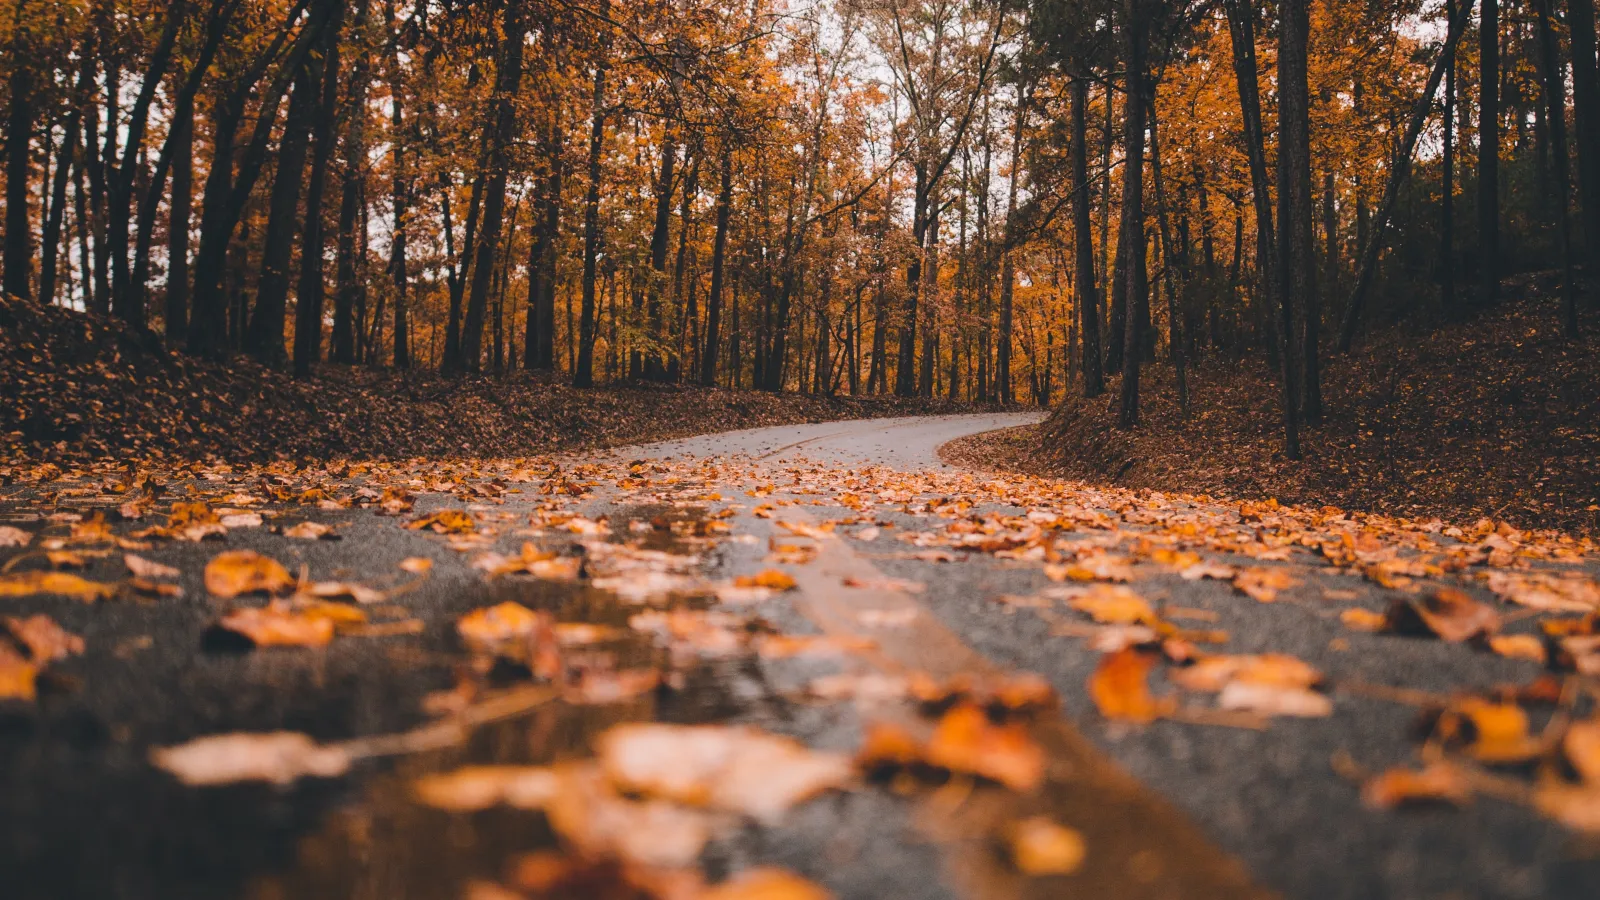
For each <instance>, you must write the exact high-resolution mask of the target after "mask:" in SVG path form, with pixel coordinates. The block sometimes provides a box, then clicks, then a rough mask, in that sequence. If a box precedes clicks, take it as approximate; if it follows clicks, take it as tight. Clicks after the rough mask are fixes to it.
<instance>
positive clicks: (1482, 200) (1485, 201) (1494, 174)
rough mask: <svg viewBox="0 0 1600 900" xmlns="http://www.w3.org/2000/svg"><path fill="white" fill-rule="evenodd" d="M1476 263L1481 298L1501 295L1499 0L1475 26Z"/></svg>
mask: <svg viewBox="0 0 1600 900" xmlns="http://www.w3.org/2000/svg"><path fill="white" fill-rule="evenodd" d="M1478 265H1479V267H1480V269H1479V272H1478V274H1479V277H1480V278H1481V279H1482V282H1483V287H1482V290H1483V302H1484V303H1486V304H1487V303H1493V302H1494V301H1495V300H1496V299H1498V297H1499V295H1500V0H1483V4H1482V13H1481V19H1480V24H1479V29H1478Z"/></svg>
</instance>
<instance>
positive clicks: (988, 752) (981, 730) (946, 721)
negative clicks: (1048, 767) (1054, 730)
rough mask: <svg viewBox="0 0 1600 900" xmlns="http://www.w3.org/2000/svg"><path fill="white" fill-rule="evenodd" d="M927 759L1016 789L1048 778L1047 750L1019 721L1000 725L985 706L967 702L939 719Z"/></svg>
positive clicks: (1031, 786)
mask: <svg viewBox="0 0 1600 900" xmlns="http://www.w3.org/2000/svg"><path fill="white" fill-rule="evenodd" d="M925 759H926V761H927V762H928V763H930V764H932V765H934V766H938V767H939V768H942V769H948V770H949V771H952V772H967V773H970V774H973V775H980V776H982V777H984V778H988V779H989V780H991V781H996V782H999V783H1000V784H1003V785H1005V786H1007V787H1009V788H1011V789H1013V790H1017V791H1031V790H1033V789H1034V788H1036V787H1038V786H1039V783H1040V782H1042V781H1043V780H1044V766H1045V758H1044V750H1043V749H1041V748H1040V747H1039V745H1038V744H1037V743H1035V742H1034V741H1033V739H1032V738H1031V737H1029V736H1028V733H1027V731H1026V730H1025V729H1024V728H1023V727H1022V726H1021V725H1020V724H1016V723H1010V724H1005V725H996V724H994V723H993V722H991V721H990V720H989V717H988V716H987V715H985V714H984V712H983V710H981V709H979V708H978V707H976V706H972V705H969V704H963V705H960V706H956V707H954V708H953V709H951V710H950V711H949V712H947V713H945V714H944V716H943V717H941V718H940V719H939V724H938V725H937V726H936V727H935V728H934V731H933V736H932V737H931V738H929V739H928V746H927V750H926V755H925Z"/></svg>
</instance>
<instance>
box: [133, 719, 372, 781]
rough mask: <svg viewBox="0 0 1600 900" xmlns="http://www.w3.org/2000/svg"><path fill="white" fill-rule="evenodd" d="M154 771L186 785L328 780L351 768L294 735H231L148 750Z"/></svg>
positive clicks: (341, 755)
mask: <svg viewBox="0 0 1600 900" xmlns="http://www.w3.org/2000/svg"><path fill="white" fill-rule="evenodd" d="M150 761H151V762H152V763H154V764H155V766H156V767H157V768H160V769H165V770H166V771H168V772H170V773H172V774H173V775H174V776H175V777H176V778H177V779H178V780H179V781H181V782H183V783H184V784H186V785H188V786H190V787H209V786H211V785H218V784H233V783H236V782H240V781H268V782H272V783H273V784H291V783H293V782H294V781H296V780H297V779H299V778H302V777H305V776H308V775H310V776H315V777H319V778H333V777H336V776H339V775H343V774H344V773H345V772H346V771H347V770H348V769H349V768H350V757H349V755H348V754H346V753H345V752H344V751H343V750H341V749H339V748H338V747H336V746H323V745H320V744H318V743H317V742H316V741H313V740H312V739H311V738H309V737H307V736H306V735H304V734H300V733H299V732H294V731H273V732H266V733H262V734H255V733H249V732H235V733H232V734H216V735H211V736H209V737H203V738H196V739H195V740H192V741H190V742H189V743H187V744H180V745H178V746H176V747H161V748H157V749H155V750H152V751H151V752H150Z"/></svg>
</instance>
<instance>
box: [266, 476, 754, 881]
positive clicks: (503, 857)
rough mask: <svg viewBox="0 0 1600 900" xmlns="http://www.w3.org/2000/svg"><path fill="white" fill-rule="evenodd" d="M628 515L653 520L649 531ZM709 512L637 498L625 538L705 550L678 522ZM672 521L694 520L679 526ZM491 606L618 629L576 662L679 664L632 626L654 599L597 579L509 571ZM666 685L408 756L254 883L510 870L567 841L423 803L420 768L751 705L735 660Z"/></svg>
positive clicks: (563, 753)
mask: <svg viewBox="0 0 1600 900" xmlns="http://www.w3.org/2000/svg"><path fill="white" fill-rule="evenodd" d="M629 521H645V522H653V523H654V527H652V529H651V530H650V531H648V532H641V531H639V530H636V529H630V528H629V527H628V522H629ZM697 521H704V510H703V509H701V510H695V509H675V508H670V507H637V508H632V509H628V510H624V511H622V515H614V516H613V519H612V522H613V534H614V535H615V538H614V540H617V541H619V542H627V543H630V544H631V545H633V546H636V547H641V548H643V549H650V550H660V551H664V552H669V553H694V552H704V551H705V544H704V543H703V542H699V541H694V540H693V539H692V538H690V539H688V540H686V539H685V538H684V537H682V536H681V535H680V534H678V533H675V531H678V532H682V531H686V530H694V529H695V526H694V525H693V524H692V523H694V522H697ZM673 522H688V523H691V524H690V525H688V526H687V527H685V526H683V525H679V526H678V527H677V529H674V528H673V527H672V524H671V523H673ZM487 600H488V602H489V603H490V604H496V603H501V602H505V601H511V602H516V603H520V604H522V605H524V606H526V607H528V608H530V609H533V610H535V611H539V612H548V613H549V614H551V615H552V616H553V617H554V618H555V620H556V621H558V622H582V623H587V624H592V625H599V626H608V627H609V628H611V629H614V631H612V632H610V633H609V635H608V637H607V638H606V639H605V640H602V641H599V642H596V643H593V644H588V645H585V646H583V647H581V648H575V649H573V650H572V651H570V652H569V653H568V654H567V658H566V662H567V664H568V666H569V667H571V666H573V665H578V666H597V667H605V668H610V669H613V670H629V669H663V670H664V669H666V668H667V667H668V666H669V665H670V664H671V663H672V662H673V661H672V660H670V659H669V655H668V653H667V652H666V651H665V650H664V649H662V648H661V647H658V646H656V645H655V644H654V642H653V641H652V640H651V638H650V637H649V636H648V635H645V634H642V633H640V632H638V631H635V630H633V629H631V628H629V626H628V619H629V617H630V616H632V615H635V614H637V613H638V612H640V611H641V609H643V608H644V607H641V606H640V605H638V604H631V603H625V602H623V601H621V600H620V599H619V598H618V597H617V595H616V594H614V593H611V592H608V591H602V590H598V589H596V588H594V587H592V586H589V585H587V584H560V583H555V582H549V581H529V580H526V579H516V578H502V579H498V580H495V581H492V582H490V584H489V591H488V597H487ZM708 603H709V600H708V599H707V598H706V597H704V596H689V597H684V598H681V599H676V600H674V601H673V602H672V603H670V604H669V605H668V608H703V607H705V606H706V605H707V604H708ZM679 663H680V665H679V667H678V668H677V670H676V671H674V672H673V673H672V677H670V678H667V679H664V680H663V683H662V686H661V687H659V688H657V689H656V690H654V691H649V692H646V693H644V694H641V695H639V696H637V697H634V698H631V699H628V700H626V701H623V702H619V703H614V704H607V705H600V706H577V705H572V704H569V703H566V702H562V701H555V702H552V703H548V704H545V705H542V706H539V707H537V708H534V709H532V710H530V711H529V712H527V713H526V714H523V715H520V716H518V717H517V718H515V719H510V720H506V721H500V722H494V723H491V724H489V725H485V726H483V727H481V728H479V729H477V730H476V731H474V732H473V733H472V734H471V735H470V736H469V737H468V738H467V740H466V741H465V742H463V743H462V744H460V745H458V746H452V747H448V748H444V749H438V750H429V751H425V752H420V753H416V754H412V755H409V756H405V757H402V758H399V759H396V760H394V761H392V763H390V764H387V765H385V766H384V768H385V771H383V772H381V773H380V774H376V775H374V776H372V777H371V778H370V779H369V780H368V782H367V784H366V786H365V788H364V789H363V791H362V794H361V796H360V797H359V798H357V799H355V800H353V801H352V802H351V803H350V804H349V805H347V806H345V807H343V808H340V809H336V810H334V811H333V812H331V813H329V814H328V816H327V817H326V818H325V820H324V824H323V826H322V827H321V828H320V830H318V831H317V832H315V833H314V834H311V835H309V836H307V837H305V838H304V839H302V840H301V841H300V843H299V846H298V848H297V851H296V854H295V861H294V863H293V864H292V866H291V867H290V868H289V869H288V870H287V871H283V872H278V873H273V874H270V875H265V876H261V877H259V878H257V879H256V880H255V881H253V882H252V883H251V884H250V885H249V886H248V888H247V889H246V891H245V896H246V897H247V898H250V900H277V898H301V897H351V898H369V897H370V898H384V900H405V898H426V900H432V898H443V897H458V896H460V895H461V893H462V889H463V886H464V885H465V884H467V883H468V882H469V881H472V880H475V879H499V878H502V877H503V876H504V875H505V870H506V867H507V865H508V863H509V861H510V860H512V859H513V858H514V857H516V856H517V855H519V854H523V853H528V852H531V851H537V850H541V849H552V848H554V847H555V846H556V838H555V836H554V834H553V833H552V831H551V829H550V827H549V825H548V824H547V823H546V821H545V818H544V815H543V814H542V813H538V812H525V811H519V810H515V809H509V808H503V807H502V808H491V809H488V810H484V811H481V812H474V813H452V812H446V811H442V810H437V809H433V808H430V807H426V806H423V805H421V804H419V803H417V802H415V801H414V800H413V799H412V797H411V793H410V785H411V783H412V782H413V781H414V780H415V779H416V778H418V777H420V776H423V775H426V774H430V773H436V772H443V771H449V770H452V769H456V768H459V767H462V766H468V765H488V764H494V765H549V764H552V763H557V762H561V761H564V760H572V759H581V758H586V757H588V756H590V755H591V745H592V743H593V741H594V739H595V737H596V736H597V735H599V734H600V733H601V732H603V731H605V730H606V729H608V728H610V727H611V726H613V725H617V724H619V723H622V722H630V721H670V722H678V723H704V722H711V721H716V720H719V719H722V718H726V717H728V716H730V715H733V714H735V713H736V712H737V711H738V710H739V708H740V707H741V705H744V704H741V703H740V702H736V700H735V696H736V695H738V696H740V697H742V698H743V700H744V701H745V703H748V701H749V698H750V694H751V693H752V691H751V690H750V689H749V687H748V686H745V687H744V688H743V689H742V690H737V691H736V690H731V689H730V687H729V685H728V681H729V680H730V679H739V678H741V677H744V676H746V675H747V674H748V672H747V671H743V672H742V671H741V669H743V668H744V667H741V666H738V665H736V664H733V663H732V662H731V661H730V662H725V663H698V662H696V663H691V664H688V665H687V666H684V665H682V664H681V660H680V661H679Z"/></svg>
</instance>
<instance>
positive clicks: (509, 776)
mask: <svg viewBox="0 0 1600 900" xmlns="http://www.w3.org/2000/svg"><path fill="white" fill-rule="evenodd" d="M558 785H559V776H558V775H557V774H556V772H555V770H553V769H550V768H548V767H546V766H467V767H465V768H461V769H456V770H454V771H451V772H439V773H436V774H432V775H424V776H422V777H421V778H418V779H417V780H416V781H414V782H412V784H411V792H412V795H413V796H415V797H416V798H417V799H418V800H419V801H421V802H423V803H425V804H427V805H428V806H435V807H438V808H440V809H448V810H450V811H452V812H472V811H475V810H480V809H488V808H489V807H491V806H498V805H501V804H504V805H506V806H510V807H514V808H517V809H543V808H544V807H545V806H546V805H547V804H549V802H550V801H551V800H552V799H553V798H554V797H555V793H556V790H557V787H558Z"/></svg>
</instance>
